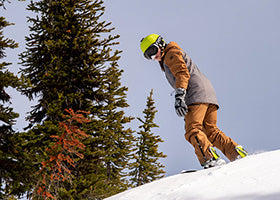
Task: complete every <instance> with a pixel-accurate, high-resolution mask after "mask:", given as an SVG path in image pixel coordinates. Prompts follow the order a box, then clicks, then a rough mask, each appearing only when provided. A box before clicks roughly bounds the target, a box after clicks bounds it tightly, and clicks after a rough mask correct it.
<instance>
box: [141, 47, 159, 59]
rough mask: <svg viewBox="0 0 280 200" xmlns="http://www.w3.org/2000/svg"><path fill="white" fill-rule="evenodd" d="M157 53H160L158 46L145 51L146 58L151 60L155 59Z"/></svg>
mask: <svg viewBox="0 0 280 200" xmlns="http://www.w3.org/2000/svg"><path fill="white" fill-rule="evenodd" d="M157 52H158V46H156V45H155V44H153V45H151V46H150V47H149V48H148V49H147V50H146V51H145V53H144V56H145V58H147V59H149V60H151V59H155V57H156V55H157Z"/></svg>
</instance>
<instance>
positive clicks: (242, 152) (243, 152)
mask: <svg viewBox="0 0 280 200" xmlns="http://www.w3.org/2000/svg"><path fill="white" fill-rule="evenodd" d="M235 150H236V151H237V153H238V154H239V155H238V156H237V157H236V160H238V159H240V158H244V157H246V156H248V153H247V151H246V150H245V149H244V148H243V147H242V146H241V145H238V146H236V147H235Z"/></svg>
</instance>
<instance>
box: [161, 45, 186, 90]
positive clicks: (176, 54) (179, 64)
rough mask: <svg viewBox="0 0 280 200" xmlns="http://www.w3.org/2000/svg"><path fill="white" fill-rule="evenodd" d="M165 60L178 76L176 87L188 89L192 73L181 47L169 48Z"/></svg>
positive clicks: (176, 76)
mask: <svg viewBox="0 0 280 200" xmlns="http://www.w3.org/2000/svg"><path fill="white" fill-rule="evenodd" d="M164 62H165V64H166V65H167V66H168V67H169V69H170V71H171V72H172V74H173V76H174V77H175V78H176V82H175V87H176V88H185V89H187V87H188V82H189V79H190V73H189V70H188V68H187V65H186V63H185V61H184V59H183V53H182V51H180V50H179V49H171V50H169V51H168V52H167V53H166V55H165V58H164Z"/></svg>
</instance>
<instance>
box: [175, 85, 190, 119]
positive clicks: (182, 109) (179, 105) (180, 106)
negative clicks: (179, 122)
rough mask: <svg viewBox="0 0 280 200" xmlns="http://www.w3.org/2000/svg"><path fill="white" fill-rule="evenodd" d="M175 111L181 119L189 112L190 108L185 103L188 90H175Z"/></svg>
mask: <svg viewBox="0 0 280 200" xmlns="http://www.w3.org/2000/svg"><path fill="white" fill-rule="evenodd" d="M175 92H176V94H175V110H176V113H177V115H178V116H179V117H184V116H185V115H186V114H187V112H188V108H187V105H186V103H185V96H186V89H184V88H177V89H176V90H175Z"/></svg>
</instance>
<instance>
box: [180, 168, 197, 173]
mask: <svg viewBox="0 0 280 200" xmlns="http://www.w3.org/2000/svg"><path fill="white" fill-rule="evenodd" d="M198 170H199V169H190V170H182V171H181V174H187V173H193V172H197V171H198Z"/></svg>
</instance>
